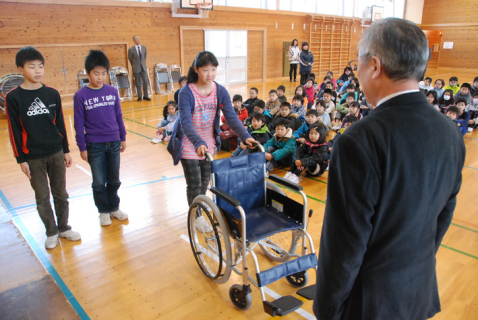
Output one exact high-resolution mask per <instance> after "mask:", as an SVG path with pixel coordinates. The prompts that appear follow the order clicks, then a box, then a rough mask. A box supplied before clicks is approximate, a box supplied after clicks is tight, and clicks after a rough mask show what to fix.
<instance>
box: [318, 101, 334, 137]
mask: <svg viewBox="0 0 478 320" xmlns="http://www.w3.org/2000/svg"><path fill="white" fill-rule="evenodd" d="M325 108H326V106H325V101H324V100H319V101H317V105H316V106H315V109H316V110H317V112H318V114H319V122H320V123H322V124H323V125H324V127H325V130H327V129H332V124H331V122H330V116H329V114H328V113H327V112H326V111H325Z"/></svg>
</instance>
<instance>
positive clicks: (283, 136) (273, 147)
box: [264, 119, 295, 173]
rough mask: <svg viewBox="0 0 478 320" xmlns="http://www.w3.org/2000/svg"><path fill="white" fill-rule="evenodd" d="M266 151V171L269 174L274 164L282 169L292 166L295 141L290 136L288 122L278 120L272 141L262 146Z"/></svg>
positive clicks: (290, 130)
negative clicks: (282, 167)
mask: <svg viewBox="0 0 478 320" xmlns="http://www.w3.org/2000/svg"><path fill="white" fill-rule="evenodd" d="M264 149H265V150H266V160H267V163H266V170H267V173H269V172H271V171H272V170H273V169H274V167H275V166H276V164H279V165H281V166H284V167H290V166H291V165H292V156H293V155H294V152H295V139H294V137H293V136H292V129H291V124H290V121H288V120H286V119H279V120H278V121H277V125H276V133H275V135H274V137H273V138H272V139H270V140H269V141H267V142H266V144H265V145H264Z"/></svg>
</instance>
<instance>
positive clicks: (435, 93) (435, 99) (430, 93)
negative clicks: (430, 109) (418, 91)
mask: <svg viewBox="0 0 478 320" xmlns="http://www.w3.org/2000/svg"><path fill="white" fill-rule="evenodd" d="M429 95H432V96H433V102H432V105H435V104H438V98H437V96H438V95H437V92H436V91H435V90H430V91H428V92H427V98H428V96H429Z"/></svg>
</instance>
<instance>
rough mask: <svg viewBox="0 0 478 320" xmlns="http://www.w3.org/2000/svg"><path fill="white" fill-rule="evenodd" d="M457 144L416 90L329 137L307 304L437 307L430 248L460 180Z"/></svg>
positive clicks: (406, 312) (331, 315) (391, 311)
mask: <svg viewBox="0 0 478 320" xmlns="http://www.w3.org/2000/svg"><path fill="white" fill-rule="evenodd" d="M464 160H465V145H464V142H463V138H462V136H461V134H460V130H459V129H458V127H457V126H456V124H455V123H454V122H453V121H451V120H450V119H447V118H446V116H445V115H444V114H441V113H440V112H437V111H436V110H435V109H434V108H433V107H432V106H430V105H429V104H428V103H427V100H426V98H425V96H424V95H423V93H421V92H414V93H408V94H403V95H399V96H397V97H394V98H392V99H390V100H388V101H386V102H384V103H383V104H381V105H380V106H379V107H377V108H376V109H375V110H374V111H373V112H372V113H371V114H370V115H368V116H367V117H366V118H364V119H362V120H360V121H358V122H356V123H354V124H353V125H352V126H351V127H350V128H348V129H347V130H346V131H345V132H344V133H343V134H342V135H341V137H340V139H338V140H337V141H336V142H335V143H334V148H333V151H332V155H331V161H330V170H329V182H328V192H327V194H328V199H327V205H326V209H325V215H324V223H323V227H322V236H321V241H320V254H319V262H318V268H317V291H316V295H315V301H314V313H315V314H316V316H317V318H318V319H319V320H323V319H334V320H339V319H342V320H343V319H354V320H361V319H363V320H375V319H376V320H378V319H389V320H395V319H397V320H402V319H407V320H422V319H427V318H430V317H432V316H433V315H435V313H437V312H439V311H440V300H439V296H438V286H437V279H436V271H435V264H436V259H435V255H436V252H437V250H438V248H439V246H440V243H441V241H442V239H443V236H444V234H445V232H446V231H447V229H448V227H449V225H450V223H451V219H452V216H453V211H454V209H455V205H456V196H457V194H458V191H459V190H460V186H461V171H462V168H463V164H464Z"/></svg>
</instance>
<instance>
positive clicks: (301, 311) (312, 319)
mask: <svg viewBox="0 0 478 320" xmlns="http://www.w3.org/2000/svg"><path fill="white" fill-rule="evenodd" d="M180 238H181V239H183V240H184V241H186V242H187V243H190V242H189V238H188V237H187V236H185V235H184V234H181V236H180ZM208 251H209V250H205V251H204V252H205V253H206V254H207V255H209V254H208V253H209V252H208ZM209 256H210V255H209ZM210 257H211V256H210ZM211 258H213V257H211ZM213 259H214V258H213ZM216 261H217V260H216ZM263 288H264V292H265V293H266V294H268V295H269V296H271V297H272V298H274V299H275V300H277V299H280V298H282V296H281V295H280V294H278V293H276V292H275V291H273V290H271V289H269V288H268V287H266V286H264V287H263ZM294 312H297V313H298V314H299V315H301V316H303V317H304V318H305V319H307V320H315V319H317V318H316V317H315V316H314V315H312V314H310V313H308V312H307V311H305V310H304V309H302V308H299V309H297V310H295V311H294Z"/></svg>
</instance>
